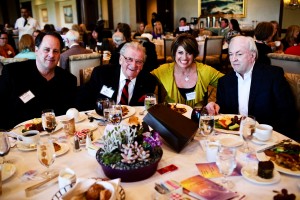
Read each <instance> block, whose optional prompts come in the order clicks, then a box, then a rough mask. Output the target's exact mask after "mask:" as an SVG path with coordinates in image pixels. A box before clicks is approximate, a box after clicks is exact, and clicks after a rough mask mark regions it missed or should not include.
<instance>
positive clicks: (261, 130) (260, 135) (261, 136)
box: [253, 124, 273, 141]
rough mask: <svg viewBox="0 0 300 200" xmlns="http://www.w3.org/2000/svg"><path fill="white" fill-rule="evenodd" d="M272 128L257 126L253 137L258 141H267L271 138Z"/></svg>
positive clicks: (262, 125) (264, 125)
mask: <svg viewBox="0 0 300 200" xmlns="http://www.w3.org/2000/svg"><path fill="white" fill-rule="evenodd" d="M272 133H273V127H272V126H270V125H267V124H259V125H257V126H256V127H255V133H253V136H254V137H256V138H257V139H258V140H260V141H268V140H270V139H271V138H272Z"/></svg>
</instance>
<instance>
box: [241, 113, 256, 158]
mask: <svg viewBox="0 0 300 200" xmlns="http://www.w3.org/2000/svg"><path fill="white" fill-rule="evenodd" d="M255 125H256V120H255V117H254V116H251V115H248V116H247V117H246V116H242V119H241V123H240V135H241V137H242V138H243V139H244V141H245V145H244V146H243V147H241V148H240V151H241V152H243V153H247V154H248V153H251V152H253V151H254V149H253V148H251V147H249V144H248V141H250V140H252V138H253V133H254V132H255Z"/></svg>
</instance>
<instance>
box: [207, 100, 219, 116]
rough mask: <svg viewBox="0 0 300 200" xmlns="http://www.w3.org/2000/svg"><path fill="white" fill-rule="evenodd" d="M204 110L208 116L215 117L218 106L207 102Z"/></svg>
mask: <svg viewBox="0 0 300 200" xmlns="http://www.w3.org/2000/svg"><path fill="white" fill-rule="evenodd" d="M206 110H207V112H208V114H209V115H217V114H218V113H219V110H220V106H219V105H218V104H216V103H215V102H209V103H208V104H207V105H206Z"/></svg>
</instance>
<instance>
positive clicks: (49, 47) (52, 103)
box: [0, 32, 77, 129]
mask: <svg viewBox="0 0 300 200" xmlns="http://www.w3.org/2000/svg"><path fill="white" fill-rule="evenodd" d="M35 45H36V47H35V53H36V60H28V61H24V62H16V63H12V64H8V65H5V66H4V68H3V70H2V75H1V76H0V98H1V103H0V113H1V115H0V129H10V128H13V127H14V126H15V125H17V124H18V123H20V122H23V121H26V120H30V119H32V118H40V117H41V115H42V110H44V109H54V111H55V114H56V115H63V114H65V113H66V112H67V110H68V109H69V108H70V107H74V102H75V97H76V90H77V86H76V77H75V76H74V75H72V74H71V73H69V72H67V71H65V70H63V69H61V68H60V67H58V66H57V63H58V60H59V56H60V51H61V49H62V47H63V46H64V44H63V40H62V38H61V36H60V35H59V34H58V33H56V32H49V33H40V34H39V35H38V36H37V38H36V40H35Z"/></svg>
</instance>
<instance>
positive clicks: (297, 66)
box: [268, 53, 300, 74]
mask: <svg viewBox="0 0 300 200" xmlns="http://www.w3.org/2000/svg"><path fill="white" fill-rule="evenodd" d="M268 57H269V58H270V60H271V65H275V66H278V67H282V68H283V70H284V72H287V73H296V74H300V56H295V55H290V54H283V53H269V54H268Z"/></svg>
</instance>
